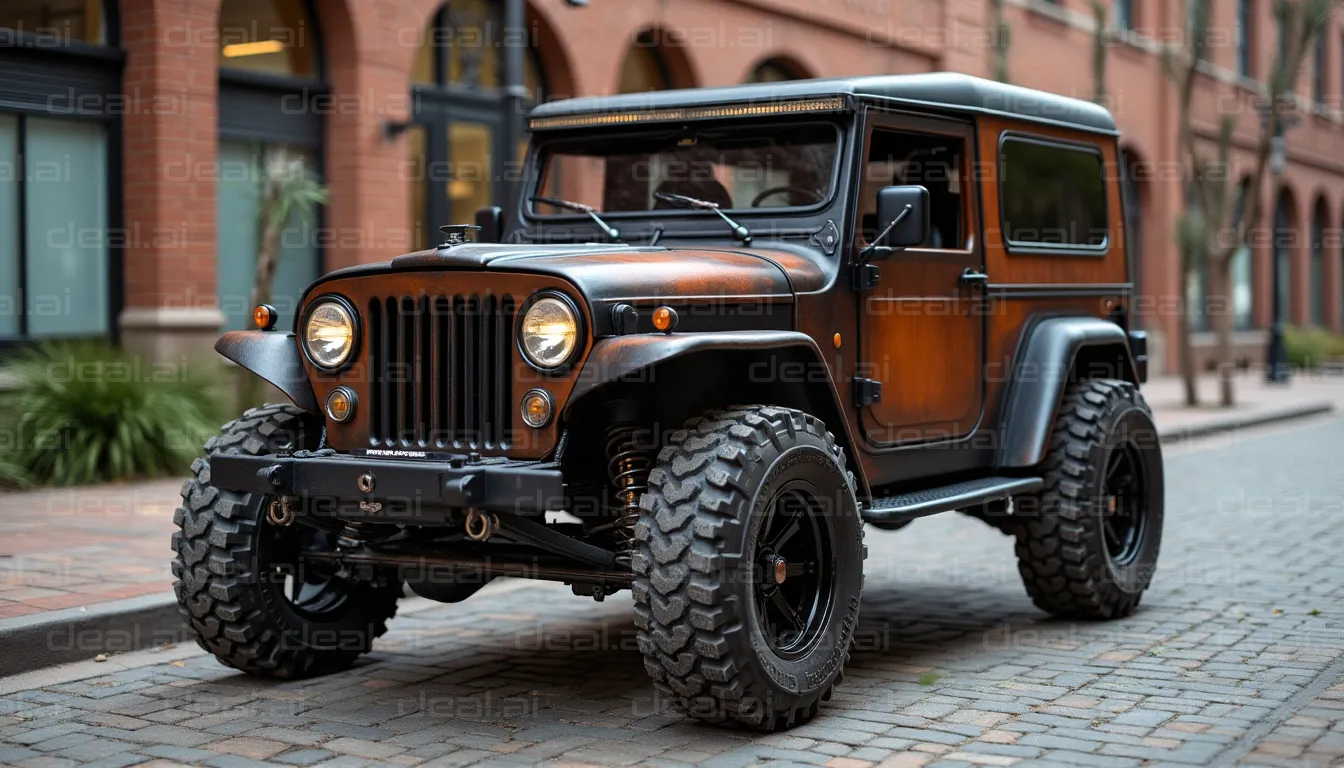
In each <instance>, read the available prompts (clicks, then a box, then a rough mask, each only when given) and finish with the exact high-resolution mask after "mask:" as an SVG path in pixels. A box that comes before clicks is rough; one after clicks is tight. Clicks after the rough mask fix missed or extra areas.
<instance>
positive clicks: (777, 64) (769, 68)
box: [747, 59, 807, 83]
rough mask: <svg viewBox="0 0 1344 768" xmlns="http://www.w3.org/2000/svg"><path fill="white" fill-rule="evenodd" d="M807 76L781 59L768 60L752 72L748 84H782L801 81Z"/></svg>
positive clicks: (748, 77)
mask: <svg viewBox="0 0 1344 768" xmlns="http://www.w3.org/2000/svg"><path fill="white" fill-rule="evenodd" d="M805 77H807V75H804V74H800V73H799V71H798V68H797V67H795V66H794V65H792V64H789V63H788V62H785V61H781V60H779V59H766V60H765V61H763V62H761V63H760V64H758V65H757V66H756V68H755V69H753V70H751V74H750V75H748V76H747V82H748V83H780V82H784V81H785V80H801V79H803V78H805Z"/></svg>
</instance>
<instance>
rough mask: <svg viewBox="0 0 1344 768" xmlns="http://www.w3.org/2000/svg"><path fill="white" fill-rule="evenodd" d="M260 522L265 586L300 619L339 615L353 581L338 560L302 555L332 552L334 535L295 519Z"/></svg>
mask: <svg viewBox="0 0 1344 768" xmlns="http://www.w3.org/2000/svg"><path fill="white" fill-rule="evenodd" d="M269 502H270V500H269V499H268V500H267V502H266V503H269ZM265 508H266V507H262V509H265ZM261 525H262V527H263V533H262V537H261V541H262V547H261V552H260V553H259V554H260V556H261V557H260V565H261V572H262V573H263V574H264V576H263V578H264V579H265V580H266V583H267V585H268V586H269V587H270V588H271V589H272V590H274V591H275V592H276V593H278V596H279V597H280V598H282V599H283V600H284V602H285V604H286V605H287V607H289V608H290V609H291V610H293V611H294V612H295V613H297V614H298V615H299V616H302V617H303V618H306V619H311V620H331V619H332V618H334V617H336V616H338V615H340V614H341V613H342V609H343V608H344V607H345V605H346V603H347V601H348V600H349V597H350V594H351V593H352V592H353V590H354V588H355V583H354V582H353V581H351V580H349V579H348V578H346V574H345V573H344V572H343V570H342V569H341V566H340V565H339V564H338V563H336V562H334V561H333V562H329V563H328V562H323V561H320V560H313V559H309V558H305V557H304V556H303V555H304V553H305V552H331V551H334V550H335V549H336V536H335V535H333V534H331V533H328V532H326V531H320V530H318V529H316V528H311V527H309V526H307V525H303V524H302V523H297V522H296V523H293V524H291V525H289V526H287V527H283V528H282V527H277V526H275V525H272V524H271V523H270V522H268V521H266V520H264V519H263V521H262V522H261Z"/></svg>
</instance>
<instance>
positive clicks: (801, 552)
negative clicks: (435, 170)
mask: <svg viewBox="0 0 1344 768" xmlns="http://www.w3.org/2000/svg"><path fill="white" fill-rule="evenodd" d="M530 128H531V130H532V133H533V140H532V143H531V147H530V149H529V152H528V160H527V163H526V170H525V173H524V180H523V181H522V184H521V187H522V194H521V195H519V196H518V197H519V202H518V203H517V207H516V208H515V209H513V210H510V211H507V212H504V211H501V210H499V209H493V210H490V209H487V210H484V211H482V212H481V213H480V214H479V215H478V224H479V225H480V226H481V227H482V228H483V230H484V231H482V232H481V233H480V237H479V238H478V240H479V241H477V242H473V241H469V240H468V239H467V238H466V237H464V236H463V235H464V230H463V228H461V227H447V228H445V229H446V230H447V232H446V235H447V242H445V243H444V244H443V245H441V246H439V247H437V248H433V249H430V250H426V251H421V252H417V253H411V254H407V255H405V256H401V257H398V258H395V259H393V260H392V261H390V262H387V263H380V264H371V265H367V266H360V267H355V268H351V269H345V270H340V271H337V272H334V273H332V274H329V275H327V276H325V277H323V278H322V279H320V280H319V281H317V282H316V283H315V284H314V285H313V286H312V287H311V288H309V289H308V291H307V292H306V293H305V295H304V297H303V299H302V302H301V308H300V311H299V313H298V315H297V319H296V327H295V328H294V329H293V333H289V332H286V331H281V330H258V331H247V332H233V333H229V334H225V336H224V337H223V338H222V339H221V340H220V343H219V345H218V346H217V349H218V350H219V351H220V353H221V354H223V355H224V356H225V357H227V358H229V359H231V360H234V361H235V362H237V363H238V364H239V365H241V366H243V367H244V368H247V369H249V370H251V371H253V372H254V373H256V374H257V375H259V376H261V377H262V378H264V379H266V380H268V381H270V382H271V383H272V384H274V385H275V386H276V387H278V388H279V389H280V390H281V391H282V392H283V393H284V394H285V395H286V396H287V397H288V398H289V399H290V400H291V401H292V406H275V407H270V409H269V410H267V409H263V410H262V411H257V412H252V413H250V414H249V415H245V416H244V417H243V419H242V420H240V421H239V422H235V423H234V424H232V425H230V427H229V428H226V431H225V435H224V436H222V437H221V438H219V439H217V441H216V442H215V443H214V444H213V447H212V448H211V454H212V455H211V458H210V460H209V466H208V474H207V475H206V476H205V477H204V478H201V477H198V479H197V484H198V486H200V487H199V488H197V490H198V491H199V490H200V489H202V488H207V487H208V488H211V489H216V490H218V491H219V492H220V493H221V494H223V495H225V496H227V497H228V499H229V500H230V501H229V503H230V504H232V505H234V506H233V507H230V511H234V512H236V511H237V510H251V511H250V512H248V513H247V514H248V515H250V517H249V518H248V521H249V522H248V526H250V527H248V526H244V527H245V528H247V530H246V531H243V532H242V533H240V534H239V535H242V534H243V533H245V534H246V536H245V537H244V538H246V539H247V540H246V542H244V543H245V545H246V546H247V547H250V548H252V550H254V551H262V550H266V548H267V547H270V548H272V550H273V551H275V552H285V553H288V554H284V555H283V556H282V555H276V556H275V557H273V558H272V559H273V560H274V561H275V562H278V563H281V564H282V565H283V566H284V567H283V568H281V569H280V570H284V569H285V568H288V569H290V570H289V571H288V572H287V573H288V575H289V582H295V581H296V580H297V581H302V582H303V583H304V584H305V585H307V584H309V581H311V586H312V588H313V590H316V591H314V592H313V595H318V594H323V592H322V590H325V589H329V584H330V582H331V580H332V579H338V580H339V581H340V584H341V585H342V586H340V588H339V589H338V590H337V591H338V592H340V591H341V590H344V592H343V593H342V594H344V595H345V597H344V598H342V600H343V603H341V604H345V605H346V606H347V609H348V608H349V606H350V605H354V604H360V605H366V606H375V607H366V608H364V609H361V610H360V611H354V612H352V611H351V610H346V611H345V612H344V613H339V615H337V614H332V613H331V611H332V610H335V609H333V608H332V605H329V604H327V603H322V602H320V601H319V603H318V604H316V606H317V607H314V604H312V603H311V602H310V600H311V599H314V598H313V596H312V595H309V596H308V597H307V598H305V597H304V595H302V594H299V591H297V590H293V589H291V592H292V594H290V593H286V601H287V603H285V604H286V605H288V606H289V607H286V608H283V610H282V609H278V608H277V609H275V610H274V611H273V612H272V613H274V614H275V617H273V618H272V619H270V621H272V623H271V624H268V625H266V627H265V629H266V630H269V631H270V632H271V633H272V634H274V635H276V636H281V635H284V634H285V632H287V631H291V630H292V631H296V632H298V631H300V630H303V631H306V629H308V628H311V627H312V626H323V627H334V628H337V629H339V630H340V631H342V632H345V631H349V632H358V631H364V632H365V635H364V642H363V645H360V644H356V646H355V647H354V648H353V650H351V649H339V648H337V649H333V648H330V647H324V646H314V645H312V644H311V643H308V644H307V645H303V647H301V648H299V649H298V650H294V649H290V650H284V649H280V648H272V647H270V646H268V645H266V644H264V643H262V644H260V645H257V646H255V647H253V646H251V645H247V644H245V643H244V644H240V642H239V641H236V640H228V639H220V637H219V635H218V633H214V634H212V631H211V626H213V625H211V624H210V622H211V620H213V619H214V618H218V616H217V615H216V614H215V613H212V611H217V608H216V607H215V606H214V605H213V604H210V605H207V604H206V603H205V602H202V601H201V600H199V599H197V598H198V597H199V594H200V592H201V590H203V589H206V590H208V587H209V584H210V579H209V578H208V577H207V575H198V574H195V573H194V570H193V569H194V565H195V564H194V563H193V562H192V561H191V557H192V555H193V551H192V550H191V546H190V541H189V540H190V539H191V538H192V536H191V535H188V534H189V533H190V530H189V528H191V526H192V525H193V524H194V523H196V521H197V520H198V518H199V519H200V520H205V519H206V517H205V516H207V515H216V514H220V512H219V511H218V510H213V509H208V508H207V507H208V506H209V505H205V504H203V503H201V502H199V500H198V501H197V502H196V503H195V504H196V506H195V507H193V501H192V499H191V498H190V495H189V494H188V498H187V500H186V503H185V506H184V512H183V517H184V523H183V525H184V533H183V534H182V536H181V537H180V542H179V547H178V548H179V565H178V566H177V568H178V571H179V579H180V581H179V594H180V595H182V596H183V604H184V610H185V611H186V613H187V615H188V618H189V619H191V620H192V622H193V626H194V627H196V628H197V630H198V634H199V635H200V636H201V639H202V643H203V644H204V645H205V646H206V647H207V648H210V649H211V650H213V651H215V653H216V654H217V655H218V656H220V658H221V659H222V660H224V661H225V662H226V663H230V664H234V665H236V666H240V667H242V668H244V669H249V670H250V671H257V672H265V673H272V674H300V673H307V672H313V671H320V670H322V669H326V668H334V667H335V666H339V665H340V664H342V663H346V662H348V660H349V659H351V658H353V656H354V655H355V654H356V653H358V652H359V651H360V650H363V649H366V648H367V642H368V641H370V640H371V639H372V637H373V636H374V635H376V634H378V633H379V632H380V631H381V629H382V626H383V625H382V621H383V619H384V618H386V616H387V615H390V610H388V609H387V608H386V607H385V606H386V605H389V604H390V603H389V600H390V601H392V602H394V601H395V597H390V598H389V597H387V596H388V595H390V594H392V593H394V592H396V591H397V590H399V589H400V587H401V584H402V583H406V584H408V585H409V586H410V588H411V589H413V590H414V591H416V592H417V593H418V594H421V595H424V596H427V597H430V598H433V599H438V600H444V601H456V600H460V599H464V598H465V597H466V596H468V595H469V594H471V593H472V592H474V591H475V589H477V588H479V586H481V585H482V584H484V583H486V582H488V581H489V580H490V579H492V578H495V577H498V576H521V577H530V578H542V579H552V580H557V581H563V582H566V583H568V584H571V585H573V587H574V590H575V592H576V593H578V594H584V595H591V596H594V597H597V598H598V599H601V598H603V597H604V596H606V595H609V594H611V593H613V592H614V591H616V590H618V589H621V588H624V587H631V586H633V588H634V596H635V603H636V605H635V611H636V617H637V624H638V625H639V628H640V642H641V648H642V649H643V650H644V653H645V656H646V660H647V662H648V666H649V669H650V673H651V674H652V676H653V677H654V680H655V682H656V683H657V684H658V685H659V686H660V687H662V688H663V689H664V690H666V691H668V692H670V693H671V694H673V696H674V698H676V699H677V701H679V702H680V705H681V706H682V707H684V708H685V709H686V710H687V711H689V712H690V713H691V714H693V715H696V716H700V717H703V718H705V719H709V720H725V719H726V720H735V721H739V722H745V723H749V724H752V725H756V726H759V727H767V728H774V727H782V726H787V725H791V724H793V723H795V722H798V721H800V720H803V719H807V718H808V717H810V716H811V715H812V714H813V713H814V712H815V710H816V706H817V703H818V702H819V701H820V700H822V699H823V698H825V697H826V696H828V695H829V691H830V687H831V685H832V684H833V683H834V681H835V680H836V679H837V677H838V674H839V670H840V667H841V665H842V664H843V662H844V658H845V654H846V652H847V648H848V643H849V640H850V637H851V635H852V632H853V629H854V623H855V620H856V618H857V612H858V608H859V596H858V584H859V578H860V572H859V569H860V567H861V560H862V557H863V552H864V549H863V547H862V545H861V543H859V542H860V540H861V526H862V522H867V523H870V524H872V525H874V526H876V527H879V528H886V529H895V528H899V527H901V526H903V525H904V524H906V523H907V522H909V521H910V520H912V519H914V518H917V517H920V516H923V515H928V514H933V513H937V512H943V511H952V510H961V511H965V512H968V513H970V514H972V515H974V516H977V517H980V518H981V519H984V520H986V521H987V522H990V523H991V524H993V525H995V526H997V527H999V528H1001V529H1002V530H1004V531H1005V532H1007V533H1011V534H1013V535H1015V536H1016V537H1017V539H1018V542H1019V557H1020V559H1021V561H1022V563H1023V565H1022V569H1023V577H1024V581H1025V583H1026V585H1027V588H1028V591H1029V592H1030V593H1031V595H1032V597H1033V598H1034V599H1036V601H1037V603H1038V604H1039V605H1041V606H1042V607H1044V608H1046V609H1047V610H1051V611H1054V612H1056V613H1060V614H1065V615H1077V616H1089V617H1106V616H1118V615H1124V614H1126V613H1128V612H1129V611H1131V610H1133V609H1134V607H1135V605H1136V604H1137V602H1138V598H1139V595H1140V594H1141V593H1142V591H1143V589H1144V588H1146V586H1147V583H1148V579H1149V578H1150V576H1151V573H1150V571H1151V566H1152V564H1153V562H1154V561H1155V559H1156V555H1157V544H1158V541H1159V539H1160V526H1161V457H1160V452H1159V451H1158V449H1157V446H1156V443H1155V435H1154V433H1153V431H1152V429H1151V418H1150V415H1149V414H1148V410H1147V407H1146V406H1145V405H1144V404H1143V401H1142V398H1141V397H1140V396H1139V394H1138V391H1137V387H1138V385H1139V384H1140V382H1141V381H1142V380H1143V378H1144V377H1145V375H1146V344H1145V341H1146V337H1145V336H1144V334H1143V333H1141V332H1139V331H1137V330H1135V329H1134V328H1133V323H1132V321H1131V316H1132V314H1131V313H1132V291H1133V283H1132V280H1131V277H1130V274H1131V266H1130V262H1129V255H1128V252H1127V249H1126V232H1125V218H1124V210H1123V200H1122V194H1121V186H1120V175H1119V173H1118V172H1117V171H1118V169H1119V168H1120V162H1119V160H1120V158H1119V148H1118V144H1117V132H1116V128H1115V124H1114V122H1113V121H1112V119H1111V117H1110V116H1109V114H1108V113H1107V112H1106V111H1105V110H1104V109H1102V108H1101V107H1098V106H1095V105H1092V104H1089V103H1086V102H1081V101H1076V100H1072V99H1065V98H1061V97H1057V96H1053V95H1050V94H1044V93H1038V92H1033V91H1028V90H1025V89H1020V88H1014V87H1011V86H1005V85H1001V84H997V83H990V82H987V81H982V80H977V79H975V78H970V77H966V76H960V75H950V74H937V75H910V76H882V77H866V78H855V79H844V80H817V81H798V82H790V83H770V84H761V85H748V86H740V87H733V88H719V89H700V90H691V91H670V92H663V93H654V94H639V95H626V96H618V97H610V98H589V99H574V100H569V101H562V102H555V103H551V104H546V105H543V106H541V107H539V108H537V109H536V110H535V111H534V112H533V114H532V115H531V117H530ZM263 316H264V313H263ZM259 443H269V444H267V445H259ZM1070 451H1072V452H1073V453H1072V454H1071V453H1069V452H1070ZM205 470H207V468H206V466H205V465H204V463H203V464H202V465H201V466H200V467H198V474H199V473H200V472H201V471H205ZM560 513H564V514H560ZM238 514H242V513H238ZM236 516H237V515H234V517H236ZM225 517H228V516H227V515H226V516H225ZM234 517H229V518H228V519H229V520H230V521H232V520H233V519H234ZM213 524H214V523H212V525H213ZM203 526H204V523H200V524H197V525H196V528H197V529H200V530H203ZM296 531H305V532H307V533H295V532H296ZM192 535H196V536H199V535H200V534H199V533H197V534H192ZM299 539H302V541H301V542H299V541H298V540H299ZM1080 540H1082V541H1084V542H1085V545H1079V546H1074V547H1070V546H1066V545H1067V544H1068V543H1069V542H1073V543H1074V544H1075V545H1077V544H1078V541H1080ZM240 541H242V540H241V539H240ZM267 542H269V543H267ZM1079 547H1081V549H1080V548H1079ZM184 548H185V550H186V551H187V553H188V554H187V555H183V554H182V552H183V550H184ZM295 551H297V554H295ZM323 569H325V570H323ZM305 570H307V571H318V572H320V573H319V575H320V576H322V577H323V578H325V579H327V581H325V582H324V581H322V578H318V579H313V580H307V577H303V578H299V577H297V576H295V575H294V574H296V573H299V572H302V571H305ZM289 582H287V583H289ZM323 584H327V586H322V585H323ZM305 588H306V587H305ZM258 594H259V595H260V592H258ZM256 599H257V600H258V601H259V602H258V605H262V604H269V603H266V601H265V600H264V599H263V598H262V597H257V598H256ZM193 601H194V602H193ZM305 601H309V602H305ZM361 601H362V602H361ZM282 602H284V601H282ZM328 602H330V601H328ZM338 602H340V601H338ZM319 608H320V610H319ZM361 611H362V612H361ZM361 616H362V617H363V618H360V617H361ZM352 617H353V618H352ZM258 631H261V630H258ZM240 632H242V635H247V632H246V631H242V630H240ZM242 635H240V636H242Z"/></svg>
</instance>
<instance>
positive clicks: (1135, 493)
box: [1014, 379, 1163, 619]
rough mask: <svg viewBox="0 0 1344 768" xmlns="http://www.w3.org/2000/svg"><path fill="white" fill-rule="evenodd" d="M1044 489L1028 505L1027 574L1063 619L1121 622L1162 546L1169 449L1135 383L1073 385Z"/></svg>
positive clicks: (1021, 566)
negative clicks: (1164, 473)
mask: <svg viewBox="0 0 1344 768" xmlns="http://www.w3.org/2000/svg"><path fill="white" fill-rule="evenodd" d="M1041 467H1042V470H1043V472H1044V477H1045V487H1044V489H1043V490H1042V491H1041V492H1040V495H1039V496H1036V497H1031V498H1025V499H1021V500H1019V506H1018V514H1016V515H1015V516H1014V517H1015V518H1019V517H1020V518H1021V522H1020V523H1019V524H1018V526H1017V558H1018V570H1019V572H1020V573H1021V575H1022V583H1023V584H1024V585H1025V586H1026V588H1027V593H1028V594H1029V595H1030V596H1031V599H1032V601H1033V602H1035V603H1036V605H1037V606H1038V607H1040V608H1041V609H1043V610H1045V611H1048V612H1050V613H1052V614H1055V615H1056V616H1062V617H1067V618H1074V619H1115V618H1121V617H1124V616H1128V615H1130V614H1132V613H1133V612H1134V609H1135V608H1136V607H1137V606H1138V604H1139V600H1140V598H1141V597H1142V596H1143V592H1144V590H1146V589H1147V588H1148V585H1149V584H1150V583H1151V582H1152V579H1153V571H1154V569H1155V568H1156V566H1157V553H1158V549H1159V548H1160V547H1161V543H1162V517H1163V487H1162V449H1161V447H1160V446H1159V444H1158V435H1157V427H1156V426H1155V425H1154V424H1153V415H1152V411H1150V410H1149V408H1148V404H1147V403H1146V402H1144V399H1143V396H1142V395H1140V394H1139V390H1138V388H1137V387H1135V386H1134V385H1133V384H1130V383H1129V382H1125V381H1117V380H1112V379H1094V380H1088V381H1081V382H1078V383H1076V384H1074V385H1072V386H1071V387H1070V388H1069V390H1068V392H1067V393H1066V394H1065V396H1064V402H1063V404H1062V405H1061V407H1060V410H1059V414H1058V416H1057V417H1056V419H1055V426H1054V431H1053V432H1052V433H1051V437H1050V446H1049V449H1048V451H1047V453H1046V456H1045V460H1044V461H1043V462H1042V464H1041Z"/></svg>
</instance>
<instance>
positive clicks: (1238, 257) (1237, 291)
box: [1228, 179, 1255, 331]
mask: <svg viewBox="0 0 1344 768" xmlns="http://www.w3.org/2000/svg"><path fill="white" fill-rule="evenodd" d="M1250 185H1251V180H1250V179H1242V180H1241V183H1240V184H1239V185H1237V198H1236V201H1235V202H1234V203H1233V208H1232V223H1233V226H1236V225H1239V224H1240V223H1241V218H1242V217H1243V216H1245V215H1246V213H1245V211H1246V190H1248V189H1249V188H1250ZM1228 271H1229V272H1230V273H1231V278H1232V313H1233V314H1232V319H1233V327H1234V328H1236V329H1237V330H1239V331H1245V330H1250V329H1251V328H1252V327H1253V326H1254V325H1255V311H1254V310H1255V287H1254V286H1255V281H1254V279H1253V278H1252V276H1251V272H1252V265H1251V246H1249V245H1243V246H1241V247H1240V248H1238V249H1237V252H1236V253H1234V254H1232V264H1231V265H1230V266H1229V269H1228Z"/></svg>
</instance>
